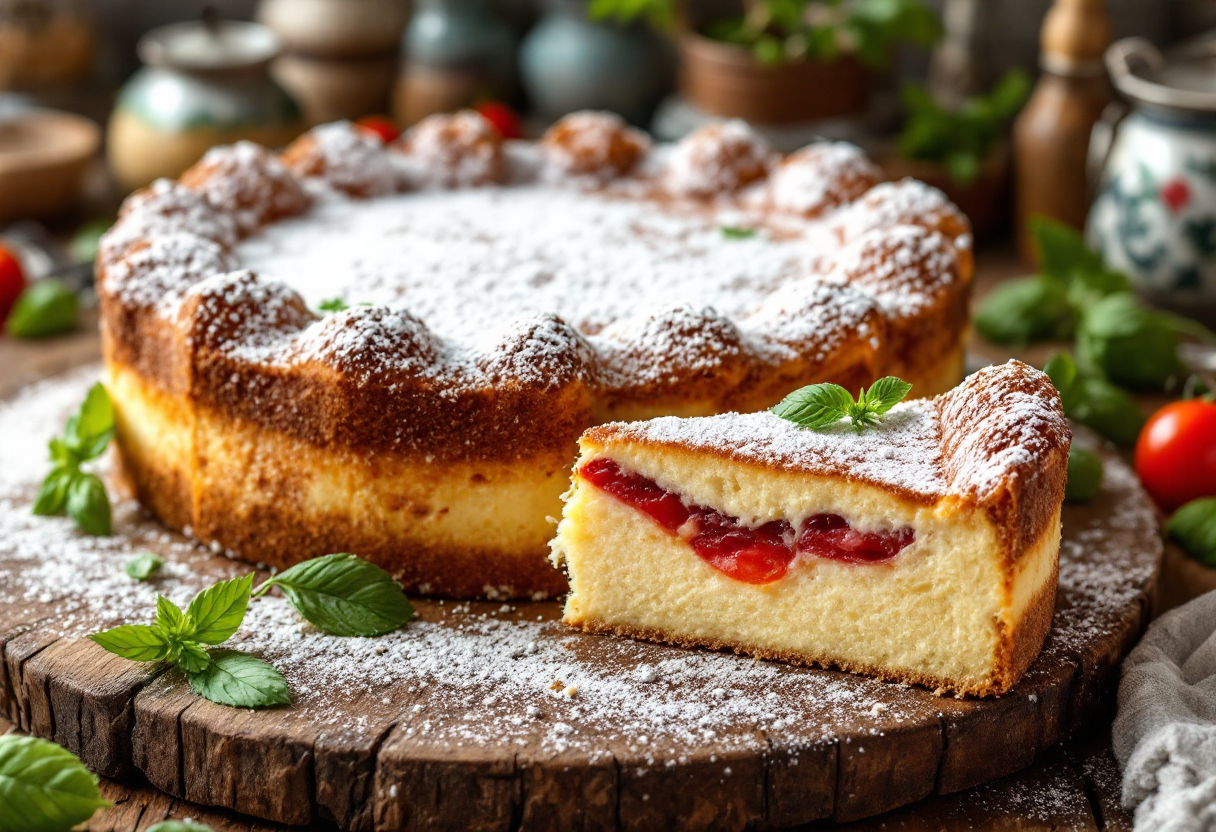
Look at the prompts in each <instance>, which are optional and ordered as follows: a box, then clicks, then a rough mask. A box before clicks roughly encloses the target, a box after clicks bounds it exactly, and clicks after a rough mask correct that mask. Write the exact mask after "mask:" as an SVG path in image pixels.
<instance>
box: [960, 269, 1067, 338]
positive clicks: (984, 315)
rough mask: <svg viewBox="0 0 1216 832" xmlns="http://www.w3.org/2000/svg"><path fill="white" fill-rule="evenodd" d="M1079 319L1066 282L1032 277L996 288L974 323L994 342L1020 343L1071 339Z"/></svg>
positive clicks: (982, 333) (977, 314) (978, 312)
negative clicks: (1070, 300) (1070, 299)
mask: <svg viewBox="0 0 1216 832" xmlns="http://www.w3.org/2000/svg"><path fill="white" fill-rule="evenodd" d="M1076 318H1077V316H1076V313H1075V312H1074V311H1073V308H1072V305H1071V304H1070V303H1069V300H1068V291H1067V290H1066V289H1065V288H1064V286H1063V285H1062V284H1060V283H1058V282H1056V281H1053V280H1049V279H1047V278H1043V277H1028V278H1023V279H1021V280H1011V281H1009V282H1007V283H1003V284H1001V285H1000V286H998V287H997V288H996V289H994V290H993V291H992V292H991V293H990V294H989V295H988V297H987V298H985V299H984V302H983V303H982V304H981V305H980V308H979V309H978V310H977V311H976V314H975V318H974V322H975V328H976V330H977V331H978V332H979V333H980V334H981V335H983V336H984V337H985V338H987V339H988V340H989V341H991V342H992V343H994V344H1014V345H1018V344H1029V343H1031V342H1033V341H1042V340H1045V339H1051V340H1055V339H1060V338H1067V337H1068V336H1069V335H1071V334H1072V332H1073V329H1074V327H1075V326H1076Z"/></svg>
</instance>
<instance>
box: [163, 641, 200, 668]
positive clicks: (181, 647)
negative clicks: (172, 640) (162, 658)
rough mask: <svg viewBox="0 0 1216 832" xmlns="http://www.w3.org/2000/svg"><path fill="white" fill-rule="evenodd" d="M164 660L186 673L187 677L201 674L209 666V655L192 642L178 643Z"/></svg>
mask: <svg viewBox="0 0 1216 832" xmlns="http://www.w3.org/2000/svg"><path fill="white" fill-rule="evenodd" d="M166 659H168V660H169V661H170V662H172V663H173V664H175V665H177V666H178V667H180V668H181V669H182V670H184V671H186V674H187V675H189V674H191V673H201V672H202V671H204V670H206V669H207V667H208V666H209V665H210V664H211V654H210V653H208V652H207V651H206V650H204V649H203V648H202V647H200V646H199V645H197V644H195V643H194V642H193V641H181V642H178V643H177V644H175V645H174V646H173V649H172V650H171V651H170V653H169V655H168V656H166Z"/></svg>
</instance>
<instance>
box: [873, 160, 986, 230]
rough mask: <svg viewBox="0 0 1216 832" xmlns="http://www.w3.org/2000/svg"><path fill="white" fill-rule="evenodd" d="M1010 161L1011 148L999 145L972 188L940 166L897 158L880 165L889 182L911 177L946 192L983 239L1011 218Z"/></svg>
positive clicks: (881, 161) (972, 184) (884, 161)
mask: <svg viewBox="0 0 1216 832" xmlns="http://www.w3.org/2000/svg"><path fill="white" fill-rule="evenodd" d="M1009 159H1010V152H1009V145H1008V144H1007V143H1005V142H1002V143H1000V144H998V145H997V146H996V147H994V148H993V149H992V152H990V153H989V154H988V158H987V159H986V160H985V161H984V164H983V165H981V166H980V172H979V175H978V176H976V178H975V180H974V181H972V182H971V183H970V184H969V185H960V184H959V183H958V182H955V181H954V180H953V179H951V178H950V174H949V173H947V172H946V168H945V167H944V166H943V165H940V164H938V163H937V162H926V161H922V160H920V159H903V158H900V157H898V156H895V155H894V154H892V155H890V156H888V157H885V158H883V159H880V160H879V162H880V164H881V165H882V169H883V171H884V173H886V175H887V178H888V179H903V178H904V177H907V176H911V177H912V178H914V179H919V180H921V181H922V182H925V183H926V184H929V185H932V186H933V187H935V188H937V189H939V190H941V191H943V192H944V193H945V194H946V196H948V197H949V198H950V201H951V202H953V203H954V204H955V205H957V206H958V207H959V209H961V210H962V212H963V213H964V214H966V215H967V218H968V219H970V220H971V229H972V231H973V232H974V234H975V236H976V237H977V238H981V237H987V236H988V235H989V234H991V233H992V232H993V231H996V230H997V229H998V228H999V227H1000V225H1001V224H1002V223H1003V222H1004V220H1005V218H1006V217H1007V216H1008V212H1009Z"/></svg>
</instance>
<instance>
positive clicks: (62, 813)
mask: <svg viewBox="0 0 1216 832" xmlns="http://www.w3.org/2000/svg"><path fill="white" fill-rule="evenodd" d="M109 805H110V803H109V802H108V801H105V800H102V799H101V792H100V791H99V790H98V787H97V777H96V775H94V774H93V773H92V772H90V771H89V770H88V769H87V768H85V767H84V764H83V763H81V762H80V760H78V759H76V757H75V755H73V754H72V753H71V752H70V751H68V750H67V749H64V748H61V747H59V746H58V745H55V743H53V742H48V741H47V740H42V739H38V738H36V737H24V736H18V735H17V734H8V735H6V736H0V832H68V830H69V829H71V828H72V827H73V826H76V825H77V824H80V823H84V822H85V821H86V820H88V819H89V818H91V817H92V816H93V813H94V812H96V811H97V810H98V809H104V808H105V807H107V806H109Z"/></svg>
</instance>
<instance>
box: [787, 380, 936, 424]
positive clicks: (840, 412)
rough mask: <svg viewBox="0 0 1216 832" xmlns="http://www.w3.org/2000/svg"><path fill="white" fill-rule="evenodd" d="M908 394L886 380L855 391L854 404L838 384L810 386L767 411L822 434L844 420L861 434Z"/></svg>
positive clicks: (896, 382)
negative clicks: (822, 431)
mask: <svg viewBox="0 0 1216 832" xmlns="http://www.w3.org/2000/svg"><path fill="white" fill-rule="evenodd" d="M911 390H912V385H911V384H909V383H908V382H906V381H903V380H901V379H898V378H895V377H894V376H887V377H886V378H880V379H879V380H878V381H876V382H874V383H873V384H872V385H870V389H869V390H861V391H859V392H858V394H857V398H856V400H855V399H854V398H853V396H852V395H850V393H849V391H848V390H846V389H844V388H843V387H841V386H840V385H839V384H811V385H808V386H807V387H803V388H801V389H799V390H795V391H794V392H793V393H790V394H789V395H788V396H786V397H785V398H784V399H783V400H782V401H781V403H780V404H778V405H776V406H774V407H772V408H770V409H771V411H772V412H773V413H775V414H776V415H778V416H780V417H781V418H782V419H787V420H789V421H791V422H793V423H794V424H796V425H799V426H800V427H804V428H809V429H811V430H822V429H824V428H826V427H828V426H829V425H834V424H836V423H837V422H839V421H840V420H841V419H848V420H849V421H850V422H851V423H852V426H853V429H854V430H855V431H857V432H858V433H861V431H862V430H864V429H865V428H867V427H871V426H873V425H875V424H877V423H878V420H879V419H880V418H881V417H882V416H883V415H884V414H885V413H886V412H887V411H888V410H890V409H891V408H892V407H894V406H895V405H896V404H898V403H899V402H900V401H902V400H903V398H904V397H905V396H907V395H908V393H909V392H910V391H911Z"/></svg>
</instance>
